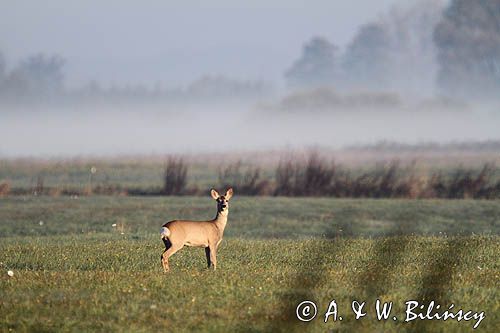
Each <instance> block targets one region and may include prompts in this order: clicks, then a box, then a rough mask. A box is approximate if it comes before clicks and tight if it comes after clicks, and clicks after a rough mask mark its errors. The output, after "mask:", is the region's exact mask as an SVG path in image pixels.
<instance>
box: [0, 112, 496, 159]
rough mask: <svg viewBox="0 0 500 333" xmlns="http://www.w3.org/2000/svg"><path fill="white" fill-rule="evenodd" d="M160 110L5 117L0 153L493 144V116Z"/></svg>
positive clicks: (53, 113)
mask: <svg viewBox="0 0 500 333" xmlns="http://www.w3.org/2000/svg"><path fill="white" fill-rule="evenodd" d="M180 109H182V112H181V111H175V110H170V111H165V110H162V109H160V108H159V107H149V109H145V108H139V107H137V110H138V112H136V111H135V109H133V108H130V109H129V108H118V107H111V108H107V109H103V108H92V109H91V108H82V109H81V111H79V112H75V113H68V112H53V111H52V112H51V111H46V110H43V111H38V112H34V113H30V112H27V113H28V115H23V114H19V113H12V114H4V115H2V118H3V119H4V121H2V122H1V123H0V132H1V137H2V140H1V144H0V154H1V155H4V156H11V157H15V156H28V155H34V156H45V155H47V156H65V155H71V156H74V155H79V154H99V155H101V154H102V155H108V154H111V155H113V154H151V153H153V154H155V153H158V154H162V153H197V152H211V151H214V152H217V151H222V152H227V151H240V152H241V151H245V150H258V149H264V150H266V149H273V148H275V149H280V148H281V149H289V148H294V147H295V148H303V147H308V146H309V147H310V146H323V147H331V148H342V147H344V146H347V145H355V144H369V143H375V142H378V141H381V140H389V141H395V142H401V143H413V144H414V143H422V142H438V143H439V142H442V143H448V142H451V141H455V142H463V141H467V140H471V141H478V140H489V139H499V138H500V135H499V131H498V125H499V124H500V113H499V112H495V110H492V109H486V108H485V109H476V110H474V109H473V110H466V111H456V110H444V111H439V112H435V111H426V110H420V111H413V110H411V111H391V110H385V111H376V112H373V111H371V110H361V111H360V110H358V111H355V112H347V111H340V112H336V113H333V114H331V113H327V112H316V113H314V112H308V113H302V112H298V113H287V112H276V113H272V114H269V112H268V111H265V110H264V111H263V110H259V109H255V108H252V107H245V106H231V107H225V106H222V107H219V106H208V107H206V108H203V107H202V106H198V107H190V108H188V109H186V108H180Z"/></svg>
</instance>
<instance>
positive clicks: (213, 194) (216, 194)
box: [210, 189, 220, 200]
mask: <svg viewBox="0 0 500 333" xmlns="http://www.w3.org/2000/svg"><path fill="white" fill-rule="evenodd" d="M210 194H211V195H212V198H214V200H217V199H219V197H220V195H219V192H217V191H216V190H214V189H212V190H211V191H210Z"/></svg>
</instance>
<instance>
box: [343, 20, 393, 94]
mask: <svg viewBox="0 0 500 333" xmlns="http://www.w3.org/2000/svg"><path fill="white" fill-rule="evenodd" d="M390 48H391V39H390V36H389V33H388V32H387V30H386V28H385V27H384V26H383V25H382V24H381V23H369V24H365V25H363V26H361V27H360V28H359V30H358V32H357V33H356V35H355V36H354V39H353V40H352V42H351V43H350V44H349V46H348V47H347V50H346V53H345V55H344V61H343V69H344V72H345V73H347V75H348V78H349V79H350V81H353V82H362V83H364V84H368V85H371V84H373V83H375V82H376V83H377V84H380V83H381V82H382V81H384V80H385V79H386V78H387V72H388V71H389V69H390V66H391V62H390Z"/></svg>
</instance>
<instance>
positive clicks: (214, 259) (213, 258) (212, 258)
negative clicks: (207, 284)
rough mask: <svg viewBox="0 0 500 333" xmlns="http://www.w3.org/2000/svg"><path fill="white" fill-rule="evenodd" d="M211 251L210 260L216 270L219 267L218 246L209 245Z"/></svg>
mask: <svg viewBox="0 0 500 333" xmlns="http://www.w3.org/2000/svg"><path fill="white" fill-rule="evenodd" d="M209 251H210V261H211V262H212V265H213V266H214V271H215V270H216V269H217V248H216V247H215V245H212V246H210V247H209Z"/></svg>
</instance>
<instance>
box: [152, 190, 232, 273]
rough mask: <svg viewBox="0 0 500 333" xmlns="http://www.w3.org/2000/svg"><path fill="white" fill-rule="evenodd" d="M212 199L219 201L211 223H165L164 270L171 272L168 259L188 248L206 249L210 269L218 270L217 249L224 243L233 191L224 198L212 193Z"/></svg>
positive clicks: (163, 230)
mask: <svg viewBox="0 0 500 333" xmlns="http://www.w3.org/2000/svg"><path fill="white" fill-rule="evenodd" d="M211 194H212V197H213V198H214V199H215V200H216V201H217V215H216V217H215V218H214V219H212V220H209V221H189V220H173V221H170V222H167V223H165V224H164V225H163V226H162V228H161V230H160V231H161V238H162V240H163V243H164V244H165V251H164V252H163V254H162V256H161V259H162V260H161V261H162V265H163V270H164V271H165V272H168V271H169V270H170V267H169V263H168V259H169V258H170V257H171V256H172V255H173V254H174V253H176V252H177V251H179V250H180V249H182V248H183V247H184V246H185V245H186V246H194V247H204V248H205V254H206V257H207V264H208V268H210V266H211V265H213V266H214V270H215V269H216V268H217V257H216V255H217V248H218V247H219V244H220V243H221V241H222V236H223V234H224V229H225V228H226V224H227V217H228V214H229V204H228V201H229V199H230V198H231V197H232V195H233V190H232V189H229V190H227V192H226V194H225V195H224V196H221V195H219V193H217V191H215V190H212V191H211Z"/></svg>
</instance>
